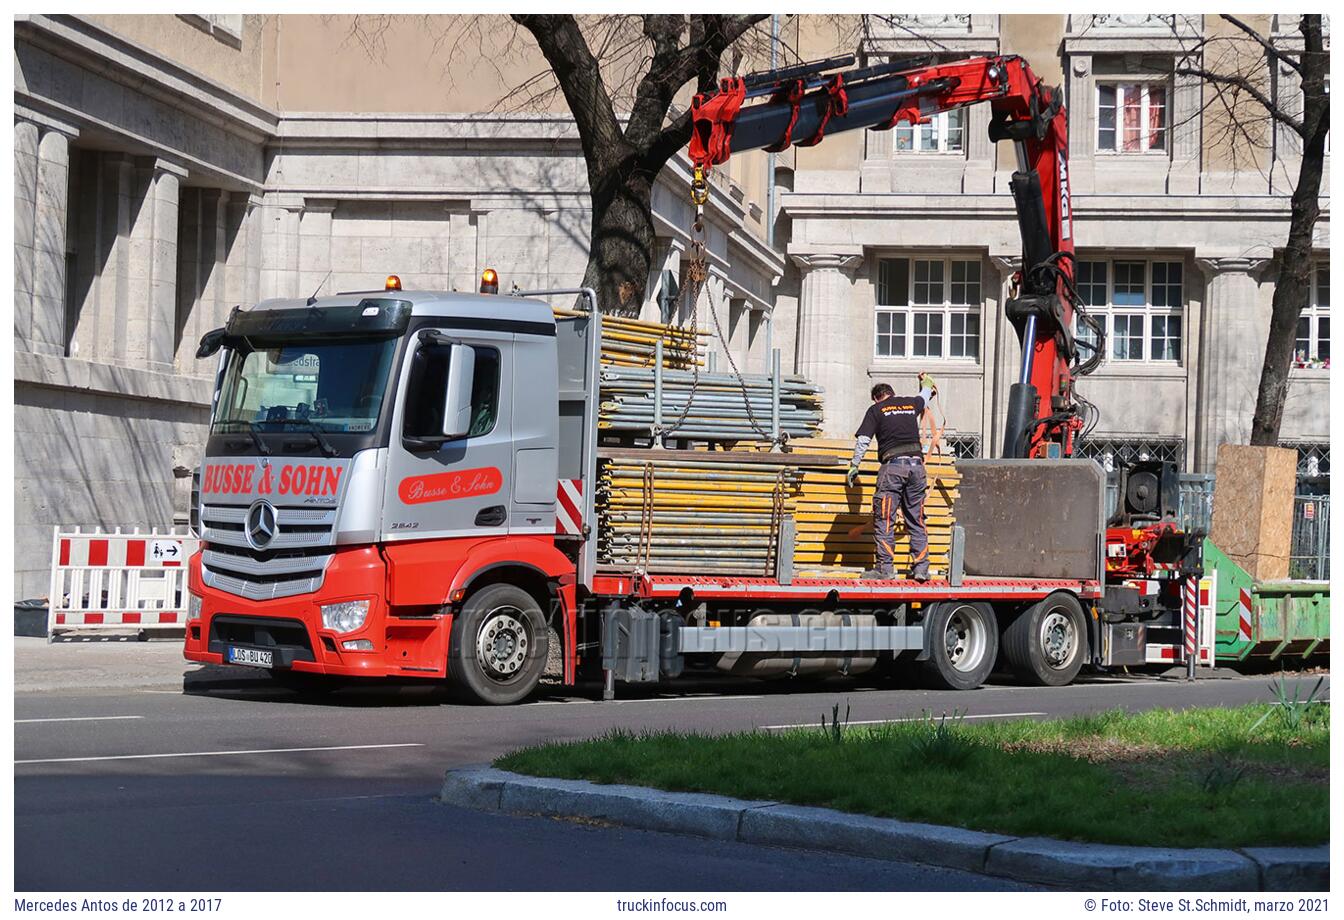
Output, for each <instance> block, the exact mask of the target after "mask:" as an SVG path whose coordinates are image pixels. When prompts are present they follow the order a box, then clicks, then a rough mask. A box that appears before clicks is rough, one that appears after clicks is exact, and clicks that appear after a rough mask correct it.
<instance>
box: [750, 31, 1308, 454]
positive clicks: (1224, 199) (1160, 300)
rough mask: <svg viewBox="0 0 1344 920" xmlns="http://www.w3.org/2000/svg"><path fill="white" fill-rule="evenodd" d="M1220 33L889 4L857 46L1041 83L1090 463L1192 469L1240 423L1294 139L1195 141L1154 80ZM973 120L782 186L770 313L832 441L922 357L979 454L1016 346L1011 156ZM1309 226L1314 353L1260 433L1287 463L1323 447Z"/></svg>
mask: <svg viewBox="0 0 1344 920" xmlns="http://www.w3.org/2000/svg"><path fill="white" fill-rule="evenodd" d="M1258 21H1259V22H1260V23H1261V25H1262V27H1263V28H1264V30H1265V34H1267V35H1269V36H1271V37H1272V40H1274V41H1279V42H1292V41H1294V37H1295V36H1297V32H1296V29H1297V22H1296V18H1295V17H1284V16H1265V17H1259V20H1258ZM1220 27H1222V28H1227V26H1222V25H1221V24H1220V23H1219V22H1218V20H1217V17H1213V16H1207V17H1200V16H1167V15H1087V16H1039V15H1038V16H997V15H978V14H977V15H971V14H966V15H956V14H937V15H926V16H896V17H891V18H890V20H889V21H885V22H882V23H881V24H880V25H879V26H878V27H877V28H875V29H874V30H873V32H872V34H871V36H870V37H869V38H868V40H867V41H866V43H865V45H864V47H862V48H861V49H860V51H861V53H862V54H864V55H865V56H866V57H867V58H868V59H870V60H872V59H877V60H885V59H890V58H902V57H913V56H925V55H933V56H935V57H937V56H939V55H949V56H959V55H965V54H995V53H1017V54H1021V55H1023V56H1024V57H1025V58H1026V59H1027V60H1028V61H1030V62H1031V63H1032V66H1033V68H1034V69H1035V70H1036V72H1037V74H1038V75H1039V76H1041V77H1042V78H1043V79H1045V81H1046V82H1047V83H1050V84H1052V85H1062V86H1063V88H1064V92H1065V100H1066V104H1067V106H1068V111H1069V146H1070V159H1069V173H1070V179H1071V184H1072V208H1073V214H1074V238H1075V241H1076V245H1077V247H1078V258H1079V286H1080V290H1081V293H1082V294H1083V296H1084V299H1085V301H1086V302H1087V303H1089V304H1091V310H1092V312H1093V313H1094V314H1096V315H1098V316H1099V317H1100V318H1101V319H1103V321H1104V322H1105V323H1106V324H1107V331H1108V337H1109V342H1108V346H1107V355H1106V358H1105V360H1104V362H1103V364H1102V365H1101V367H1100V368H1099V369H1098V370H1097V372H1095V373H1094V374H1092V375H1091V376H1088V377H1086V378H1083V379H1082V380H1081V381H1080V383H1079V387H1078V389H1079V391H1080V392H1081V393H1082V394H1083V395H1084V396H1086V397H1087V398H1088V399H1090V400H1091V401H1092V402H1094V403H1096V405H1097V406H1098V408H1099V409H1100V411H1101V420H1100V424H1099V426H1098V428H1097V429H1096V431H1095V432H1094V434H1093V437H1092V439H1091V441H1090V443H1089V444H1087V445H1085V446H1084V448H1083V449H1084V450H1085V451H1086V452H1089V453H1091V454H1093V455H1094V456H1097V457H1098V458H1099V459H1101V460H1102V461H1103V463H1106V464H1113V463H1114V462H1116V461H1117V460H1120V459H1126V458H1129V457H1134V456H1143V455H1147V456H1154V457H1164V458H1170V459H1173V460H1176V461H1178V462H1179V463H1180V464H1181V466H1182V468H1183V469H1184V470H1186V471H1192V472H1193V471H1211V470H1212V468H1213V465H1214V462H1215V457H1216V452H1217V448H1218V445H1219V444H1220V443H1223V442H1224V441H1234V442H1238V441H1239V442H1241V443H1245V442H1246V441H1247V440H1248V438H1249V433H1250V420H1251V413H1252V409H1253V408H1254V404H1255V396H1256V388H1257V386H1258V382H1259V375H1260V365H1261V361H1262V360H1263V357H1264V342H1265V339H1266V336H1267V334H1268V323H1269V315H1270V303H1271V298H1272V296H1273V283H1274V261H1273V260H1274V256H1275V254H1276V250H1277V248H1278V247H1281V246H1282V243H1283V240H1284V239H1285V238H1286V235H1287V223H1288V211H1289V196H1290V195H1291V189H1292V181H1293V180H1294V179H1295V177H1296V174H1297V162H1296V159H1295V158H1296V157H1297V156H1299V155H1300V154H1299V152H1298V150H1299V148H1298V147H1296V146H1295V145H1294V143H1293V142H1292V141H1293V140H1295V138H1290V137H1288V136H1285V135H1286V134H1288V132H1280V133H1279V134H1277V135H1276V136H1275V137H1274V138H1273V143H1272V148H1271V150H1270V151H1269V154H1267V155H1262V156H1261V157H1260V158H1259V159H1258V160H1257V161H1256V162H1253V163H1250V164H1248V163H1247V162H1246V160H1245V156H1246V154H1245V152H1244V151H1242V152H1241V159H1240V160H1239V162H1237V163H1236V164H1233V163H1232V162H1231V161H1230V159H1229V157H1228V155H1227V154H1228V152H1227V151H1223V150H1219V149H1218V148H1217V146H1216V144H1215V143H1214V141H1213V139H1212V138H1213V135H1214V134H1215V132H1214V131H1212V130H1211V129H1210V128H1209V126H1208V125H1207V124H1206V121H1207V120H1208V119H1209V118H1211V117H1212V116H1211V115H1209V114H1208V113H1207V112H1204V111H1202V108H1203V100H1204V88H1203V87H1202V86H1201V83H1200V81H1199V80H1198V79H1196V78H1191V77H1185V76H1176V75H1175V74H1176V71H1177V69H1178V66H1179V64H1180V63H1181V62H1182V61H1183V60H1184V56H1185V55H1186V54H1188V53H1189V49H1191V48H1193V47H1195V46H1196V44H1197V42H1198V41H1199V39H1200V38H1201V37H1203V36H1204V35H1206V34H1208V32H1209V31H1210V30H1217V29H1218V28H1220ZM823 41H824V40H823ZM1296 41H1297V42H1299V43H1300V37H1296ZM823 47H824V45H823ZM817 50H820V48H818V49H817ZM816 56H819V55H816ZM1289 76H1290V74H1287V73H1280V74H1277V75H1276V78H1277V82H1276V87H1275V89H1276V92H1278V93H1280V94H1282V95H1283V96H1284V97H1285V98H1292V97H1293V95H1294V94H1297V98H1299V99H1300V89H1298V88H1296V87H1294V86H1292V85H1291V82H1290V80H1289ZM1131 98H1132V100H1133V103H1132V104H1131V102H1130V99H1131ZM1117 112H1119V113H1120V114H1119V115H1118V116H1117ZM1130 112H1133V114H1134V115H1137V116H1138V118H1133V117H1132V116H1130V114H1129V113H1130ZM1127 116H1129V118H1130V120H1129V122H1126V121H1125V119H1126V117H1127ZM1117 118H1118V119H1119V120H1118V121H1117ZM988 122H989V110H988V107H987V106H977V107H972V108H970V109H967V110H965V111H964V112H963V113H959V117H956V118H949V117H948V116H946V115H944V116H939V117H936V118H935V119H934V120H933V122H932V124H930V125H928V126H924V127H922V128H920V129H918V130H911V129H904V130H902V129H897V130H895V131H884V132H877V131H873V132H863V133H862V134H859V133H857V132H856V133H855V134H853V135H846V136H842V137H837V138H834V143H830V144H829V145H822V146H819V147H817V148H813V149H809V150H798V151H797V152H796V162H795V163H794V164H792V165H793V168H792V169H791V170H790V175H789V179H790V181H791V189H790V190H789V191H787V192H785V193H784V194H783V195H782V196H781V210H782V214H783V217H784V218H785V219H786V220H787V221H788V223H789V227H790V230H789V235H788V240H787V244H786V245H787V252H788V255H789V260H790V271H789V273H788V275H786V277H785V279H784V281H783V282H782V284H781V286H780V288H779V293H778V296H777V297H776V304H775V316H776V326H777V328H789V327H790V326H792V327H793V328H796V330H797V336H798V338H797V341H796V342H795V343H794V352H795V354H796V356H797V361H798V365H797V367H798V370H799V371H800V372H802V373H806V374H809V375H811V376H814V377H816V378H817V379H818V380H819V381H821V382H822V383H823V384H824V385H825V386H826V389H827V391H828V392H832V393H835V392H841V393H849V394H852V396H851V398H850V399H849V400H848V401H847V402H846V401H839V402H838V403H837V401H834V400H833V401H831V403H830V404H829V405H828V420H829V422H830V424H831V426H832V430H833V431H834V433H836V434H844V433H847V432H848V430H851V429H852V427H853V425H854V424H855V423H856V421H857V419H858V417H859V415H860V413H861V412H862V411H863V408H864V405H863V404H864V399H863V396H864V394H865V393H866V391H867V389H868V387H869V385H871V384H872V383H873V382H875V381H878V380H892V381H902V380H904V381H913V380H914V378H915V375H916V374H917V373H918V372H919V371H921V370H932V371H935V372H936V374H937V376H938V377H939V378H940V379H941V381H942V393H941V395H940V401H941V402H942V403H943V406H942V410H943V412H944V413H945V415H946V421H947V425H948V430H949V432H950V433H951V434H952V436H953V438H954V439H955V440H956V441H957V443H958V444H959V445H960V448H961V449H962V450H964V451H966V452H968V453H971V452H974V453H977V454H979V455H981V456H991V455H993V454H994V453H995V452H997V451H998V450H999V449H1000V448H1001V445H1000V444H998V443H997V436H998V433H999V432H1001V431H1002V428H1003V422H1004V417H1005V413H1006V402H1007V394H1008V387H1009V386H1010V384H1011V383H1013V382H1014V380H1015V377H1016V373H1017V368H1018V362H1019V358H1020V349H1019V346H1018V343H1017V340H1016V336H1015V334H1014V333H1013V330H1012V328H1011V326H1009V324H1008V323H1007V322H1006V321H1004V320H1003V318H1002V315H1001V314H1002V305H1003V302H1004V299H1005V298H1006V296H1007V289H1008V284H1009V280H1010V278H1011V276H1012V274H1013V272H1015V271H1016V270H1017V269H1018V268H1019V267H1020V243H1019V236H1018V231H1017V226H1016V219H1015V214H1014V211H1013V208H1012V199H1011V196H1010V193H1009V190H1008V180H1009V178H1010V176H1011V173H1012V170H1013V169H1014V168H1015V159H1014V154H1013V151H1012V149H1011V146H1010V145H1009V144H1007V143H1006V142H1005V143H1002V144H999V145H998V148H997V149H996V148H995V145H994V144H992V143H990V141H989V140H988V137H987V128H988ZM1327 184H1328V175H1327ZM1316 242H1317V246H1318V247H1319V250H1320V259H1319V264H1318V272H1317V275H1316V279H1315V281H1316V284H1315V286H1314V290H1313V295H1312V308H1311V310H1309V311H1308V312H1309V314H1310V315H1309V316H1308V317H1304V322H1303V326H1302V332H1301V341H1300V342H1299V349H1300V350H1301V352H1302V355H1301V356H1302V358H1303V359H1304V360H1303V362H1302V363H1303V364H1304V365H1315V366H1304V367H1302V368H1300V369H1296V370H1294V371H1293V373H1292V378H1291V383H1290V387H1289V394H1288V401H1287V406H1286V413H1285V419H1284V425H1283V430H1282V437H1283V439H1284V441H1285V442H1286V443H1291V444H1294V445H1298V446H1299V447H1301V448H1302V456H1303V466H1304V472H1306V471H1308V469H1307V468H1308V467H1309V466H1310V467H1311V469H1318V468H1319V466H1320V464H1322V463H1324V464H1325V466H1326V468H1327V469H1328V462H1329V460H1328V457H1329V455H1328V438H1329V396H1328V388H1329V371H1328V369H1327V367H1326V365H1327V364H1328V356H1329V319H1328V313H1329V212H1328V210H1327V211H1326V212H1325V214H1324V215H1323V217H1322V219H1321V221H1320V222H1319V224H1318V226H1317V241H1316ZM790 313H792V314H795V315H796V317H797V320H796V322H795V323H789V322H788V321H787V320H785V319H784V317H785V316H786V315H788V314H790ZM1322 319H1323V320H1324V322H1325V326H1324V327H1322V326H1320V321H1321V320H1322ZM1322 330H1323V334H1322Z"/></svg>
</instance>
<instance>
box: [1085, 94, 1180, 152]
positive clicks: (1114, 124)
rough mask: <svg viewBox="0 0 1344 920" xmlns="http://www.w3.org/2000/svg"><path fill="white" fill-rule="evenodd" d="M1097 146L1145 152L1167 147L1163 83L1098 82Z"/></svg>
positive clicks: (1162, 149) (1103, 148) (1122, 150)
mask: <svg viewBox="0 0 1344 920" xmlns="http://www.w3.org/2000/svg"><path fill="white" fill-rule="evenodd" d="M1097 149H1098V150H1106V151H1111V152H1114V153H1146V152H1149V151H1154V150H1158V151H1165V150H1166V149H1167V87H1166V84H1164V83H1098V84H1097Z"/></svg>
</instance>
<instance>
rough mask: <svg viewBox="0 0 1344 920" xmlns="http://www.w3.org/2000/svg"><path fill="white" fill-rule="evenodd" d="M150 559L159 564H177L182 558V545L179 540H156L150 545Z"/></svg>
mask: <svg viewBox="0 0 1344 920" xmlns="http://www.w3.org/2000/svg"><path fill="white" fill-rule="evenodd" d="M149 558H150V559H154V560H157V561H159V562H164V561H167V562H176V561H177V560H179V559H181V558H182V543H181V542H180V541H178V540H155V541H153V542H152V543H151V544H150V547H149Z"/></svg>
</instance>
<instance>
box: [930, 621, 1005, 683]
mask: <svg viewBox="0 0 1344 920" xmlns="http://www.w3.org/2000/svg"><path fill="white" fill-rule="evenodd" d="M924 628H925V629H926V630H928V640H927V641H928V642H929V646H930V654H929V657H928V658H927V659H926V660H924V661H921V662H920V663H919V665H920V672H921V674H922V676H923V678H924V682H925V683H927V684H929V685H931V686H933V687H936V688H938V689H942V690H974V689H975V688H976V687H979V686H980V685H981V684H983V683H984V682H985V680H986V678H988V677H989V673H990V671H992V670H993V669H994V661H995V659H996V658H998V655H999V625H998V621H997V620H996V619H995V617H994V608H993V607H991V606H989V605H988V604H982V603H971V602H969V601H946V602H943V603H939V604H935V605H934V607H933V609H932V610H930V611H929V614H928V616H926V617H925V618H924Z"/></svg>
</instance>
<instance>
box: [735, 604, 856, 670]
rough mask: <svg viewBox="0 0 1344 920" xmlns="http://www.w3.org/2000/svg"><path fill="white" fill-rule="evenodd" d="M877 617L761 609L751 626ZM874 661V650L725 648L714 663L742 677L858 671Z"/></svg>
mask: <svg viewBox="0 0 1344 920" xmlns="http://www.w3.org/2000/svg"><path fill="white" fill-rule="evenodd" d="M876 625H877V617H874V616H871V615H865V614H848V613H792V614H790V613H764V614H760V615H758V616H755V617H752V618H751V621H750V622H748V623H747V626H748V627H752V626H816V627H826V626H876ZM876 664H877V653H876V652H836V653H833V654H832V653H827V652H799V653H796V654H795V653H792V652H785V653H782V654H781V655H778V656H773V655H762V654H759V653H755V652H752V653H744V652H728V653H727V654H725V655H723V656H722V657H720V658H719V660H718V661H717V662H716V663H715V667H717V668H718V669H719V670H721V671H727V672H728V673H729V674H736V675H739V676H742V677H798V676H801V675H816V674H844V675H851V674H862V673H864V672H865V671H871V670H872V669H873V666H874V665H876Z"/></svg>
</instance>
